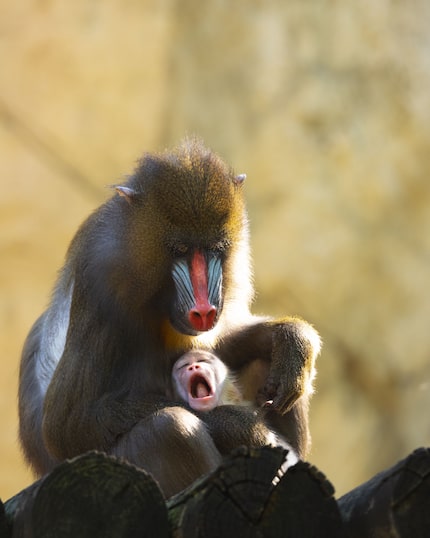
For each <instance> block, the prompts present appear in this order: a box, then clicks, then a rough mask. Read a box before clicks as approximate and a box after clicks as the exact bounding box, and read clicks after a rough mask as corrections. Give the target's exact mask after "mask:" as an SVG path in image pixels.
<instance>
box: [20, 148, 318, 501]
mask: <svg viewBox="0 0 430 538" xmlns="http://www.w3.org/2000/svg"><path fill="white" fill-rule="evenodd" d="M244 179H245V176H244V175H239V176H236V175H235V174H234V173H233V171H232V170H231V169H230V168H229V167H228V166H227V165H226V164H224V163H223V162H222V161H221V160H220V159H219V158H218V157H217V156H216V155H214V154H213V153H212V152H211V151H209V150H208V149H206V148H205V147H204V146H203V145H202V143H201V142H199V141H197V140H194V139H192V140H185V141H184V142H183V143H182V144H181V145H180V146H179V147H178V148H177V149H176V150H174V151H173V152H169V153H164V154H159V155H146V156H144V157H143V159H142V161H141V162H140V164H139V166H138V168H137V169H136V171H135V173H134V175H132V176H131V177H130V178H129V179H128V180H127V182H126V183H125V184H123V185H120V186H118V187H116V191H117V192H116V194H115V195H114V196H113V197H112V198H111V199H109V200H108V201H107V202H106V203H105V204H103V205H102V206H101V207H100V208H99V209H98V210H96V211H95V212H94V213H93V214H92V215H91V216H90V217H89V218H88V219H87V220H86V221H85V222H84V224H83V225H82V226H81V228H80V229H79V230H78V232H77V234H76V236H75V238H74V239H73V241H72V243H71V245H70V248H69V251H68V253H67V258H66V263H65V265H64V267H63V269H62V271H61V273H60V276H59V279H58V282H57V285H56V287H55V289H54V293H53V297H52V300H51V303H50V306H49V308H48V309H47V310H46V311H45V312H44V313H43V314H42V316H41V317H40V318H39V319H38V320H37V321H36V323H35V324H34V326H33V328H32V329H31V332H30V334H29V336H28V337H27V340H26V343H25V346H24V350H23V355H22V362H21V369H20V386H19V415H20V439H21V443H22V446H23V450H24V454H25V456H26V458H27V460H28V462H29V463H30V464H31V466H32V467H33V469H34V471H35V472H36V474H38V475H43V474H44V473H46V472H48V471H50V470H51V469H52V468H53V467H54V466H55V465H56V464H57V463H58V462H60V461H62V460H64V459H65V458H68V457H73V456H76V455H78V454H81V453H83V452H86V451H88V450H91V449H98V450H103V451H105V452H107V453H110V454H116V455H119V456H122V457H124V458H126V459H127V460H129V461H130V462H132V463H134V464H136V465H139V466H141V467H143V468H144V469H146V470H148V471H149V472H151V473H152V474H153V475H154V476H155V478H156V479H157V480H158V481H159V483H160V485H161V487H162V489H163V491H164V493H165V495H166V496H170V495H172V494H174V493H176V492H177V491H179V490H181V489H182V488H184V487H185V486H187V485H188V484H190V483H191V482H192V481H193V480H194V479H196V478H197V477H198V476H200V475H201V474H203V473H206V472H209V471H211V470H213V469H214V468H215V467H216V466H217V465H218V464H219V463H220V461H221V457H222V455H224V454H225V453H227V452H228V451H230V450H231V449H232V448H234V447H235V446H238V445H240V444H244V443H245V444H249V445H254V446H261V445H262V444H265V439H261V437H260V436H257V437H256V436H255V435H254V428H253V427H252V421H253V418H252V416H251V414H249V413H248V414H246V409H245V408H244V407H240V406H238V407H235V406H223V407H217V408H215V409H213V410H211V411H209V412H208V413H205V414H204V417H203V418H202V416H200V417H197V415H196V414H194V413H193V412H192V410H189V409H186V408H185V406H181V405H180V404H177V403H174V401H173V398H172V397H171V391H170V386H171V382H170V375H171V371H172V366H173V363H174V362H175V360H176V359H177V358H178V357H179V356H181V355H182V354H183V353H184V352H186V351H188V350H190V349H193V348H200V349H207V350H213V352H214V353H215V354H216V355H217V356H219V357H220V358H221V360H222V361H223V362H224V363H225V364H226V365H227V366H228V367H229V368H230V369H231V370H232V371H233V372H234V373H235V375H237V377H238V378H239V379H240V378H241V376H242V385H245V388H246V384H247V381H246V375H245V372H246V371H248V370H249V365H250V364H252V363H253V361H255V360H258V361H259V362H263V363H264V364H265V365H267V377H266V379H265V382H264V383H263V385H264V386H263V388H262V390H261V391H257V390H254V389H253V388H252V387H253V386H254V385H253V384H250V387H251V389H250V390H249V391H248V392H251V394H247V398H249V397H251V398H252V399H253V400H254V401H260V400H261V401H266V400H273V404H272V408H273V410H272V411H270V412H269V413H268V414H267V415H266V420H267V424H268V425H269V426H270V427H271V428H273V429H274V430H275V431H277V432H279V433H280V435H282V436H283V437H284V438H286V439H287V440H288V441H289V443H290V445H291V446H292V447H293V448H294V449H295V451H296V452H297V454H298V455H299V456H300V457H304V456H305V455H306V452H307V450H308V448H309V442H310V439H309V431H308V414H307V409H308V401H309V397H310V395H311V392H312V379H313V377H314V374H315V358H316V356H317V354H318V352H319V348H320V342H319V337H318V335H317V333H316V332H315V331H314V330H313V329H312V328H311V327H310V325H308V324H307V323H306V322H305V321H302V320H300V319H297V318H284V319H280V320H272V319H270V318H261V317H255V316H253V315H251V313H250V311H249V306H250V301H251V298H252V285H251V279H250V264H249V252H248V228H247V217H246V212H245V206H244V201H243V194H242V190H243V189H242V187H243V181H244ZM242 374H243V375H242ZM245 392H246V391H245Z"/></svg>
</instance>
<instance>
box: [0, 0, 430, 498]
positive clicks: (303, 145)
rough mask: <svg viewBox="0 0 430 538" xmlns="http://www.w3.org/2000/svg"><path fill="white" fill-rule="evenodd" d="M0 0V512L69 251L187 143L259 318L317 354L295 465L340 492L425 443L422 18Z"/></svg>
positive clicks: (429, 79)
mask: <svg viewBox="0 0 430 538" xmlns="http://www.w3.org/2000/svg"><path fill="white" fill-rule="evenodd" d="M231 6H232V4H231V2H227V1H226V0H215V1H213V2H208V3H204V4H202V3H201V2H198V1H197V0H193V1H189V2H174V1H173V0H161V1H155V0H153V1H150V0H145V1H142V2H137V1H136V2H128V3H127V5H126V7H125V6H124V4H123V3H122V2H120V1H119V0H107V1H105V2H103V3H96V2H91V3H88V2H81V1H80V0H77V1H76V2H73V3H60V2H50V1H46V0H45V1H36V0H32V1H31V0H21V1H20V2H7V1H6V0H0V182H1V187H2V188H1V196H0V224H1V226H0V253H1V266H0V320H1V328H0V372H1V375H0V420H1V424H2V435H1V437H0V497H1V498H3V499H7V498H8V497H9V496H11V495H12V494H13V493H15V492H17V491H18V490H19V489H21V488H22V487H24V486H25V485H26V484H28V483H29V482H30V481H31V477H30V475H29V474H28V473H27V472H26V470H25V468H24V466H23V463H22V460H21V456H20V453H19V448H18V445H17V442H16V429H17V418H16V387H17V371H18V364H19V354H20V349H21V346H22V343H23V340H24V338H25V335H26V333H27V331H28V330H29V328H30V326H31V323H32V322H33V321H34V320H35V319H36V317H37V316H38V314H39V313H40V312H41V311H42V309H43V308H44V306H45V305H46V302H47V300H48V296H49V292H50V288H51V286H52V283H53V280H54V278H55V273H56V271H57V269H58V268H59V266H60V265H61V262H62V259H63V256H64V252H65V250H66V248H67V244H68V242H69V240H70V238H71V237H72V235H73V233H74V231H75V230H76V228H77V226H78V225H79V223H80V222H81V221H82V220H83V218H84V217H85V216H86V215H87V214H88V213H89V211H91V209H92V208H93V207H95V206H96V205H97V204H98V203H99V202H100V201H102V200H103V199H104V198H105V197H106V196H107V195H108V191H107V190H106V189H105V188H104V187H105V186H106V185H109V184H112V183H114V182H115V181H117V180H118V178H120V177H121V176H122V175H124V174H127V173H129V172H130V171H131V170H132V168H133V166H134V161H135V160H136V158H137V157H138V156H139V154H140V153H141V152H142V151H145V150H154V149H160V148H163V147H165V146H167V145H171V144H172V143H175V142H176V141H177V140H178V139H179V138H181V137H182V136H183V135H184V134H185V133H191V132H196V133H198V134H200V135H201V136H203V137H204V138H205V140H206V141H207V143H208V144H209V145H211V146H212V147H213V148H214V149H216V150H218V151H219V152H220V153H222V154H223V155H224V156H225V157H226V158H227V159H229V160H230V162H231V163H232V164H233V165H234V166H235V167H236V169H237V171H238V172H246V173H247V174H248V181H247V187H246V188H247V195H248V201H249V208H250V218H251V227H252V245H253V252H254V259H255V281H256V287H257V289H258V299H257V305H256V309H257V310H260V311H264V312H267V313H273V314H284V313H295V314H299V315H302V316H303V317H305V318H306V319H308V320H310V321H311V322H312V323H314V325H315V326H316V327H317V329H319V331H320V332H321V334H322V337H323V339H324V342H325V346H324V351H323V355H322V357H321V359H320V362H319V376H318V379H317V393H316V395H315V397H314V400H313V407H312V431H313V438H314V449H313V453H312V456H311V460H312V461H313V462H314V463H315V464H316V465H318V466H319V467H320V468H321V470H323V471H324V472H325V473H326V474H327V475H328V476H329V478H330V479H331V480H332V482H333V484H334V486H335V487H336V489H337V491H338V493H339V494H341V493H343V492H344V491H346V490H348V489H350V488H352V487H354V486H355V485H357V484H358V483H359V482H362V481H363V480H365V479H366V478H368V477H369V476H370V475H372V474H373V473H375V472H376V471H378V470H379V469H381V468H383V467H384V466H387V465H391V464H392V463H393V462H394V461H396V460H397V459H398V458H400V457H403V456H404V455H405V454H406V453H407V452H409V451H410V450H412V449H413V448H415V447H417V446H420V445H428V444H429V442H430V421H429V419H428V415H429V412H428V410H429V409H430V356H429V355H430V351H429V350H430V331H429V328H428V327H429V319H430V294H429V283H430V276H429V263H430V234H429V230H430V207H429V203H430V180H429V172H430V117H429V116H430V91H429V88H430V62H428V57H429V54H430V33H429V31H428V21H429V20H430V7H429V5H428V3H427V2H425V1H424V0H412V1H411V2H408V3H407V4H406V3H400V2H389V1H386V0H376V1H373V0H372V1H371V0H367V1H363V2H352V1H347V2H338V1H335V0H331V1H330V0H325V1H324V0H311V1H309V2H301V1H300V0H293V1H290V2H282V1H281V0H271V1H269V2H260V1H258V0H252V1H246V2H245V1H239V2H237V3H235V9H234V10H232V8H231Z"/></svg>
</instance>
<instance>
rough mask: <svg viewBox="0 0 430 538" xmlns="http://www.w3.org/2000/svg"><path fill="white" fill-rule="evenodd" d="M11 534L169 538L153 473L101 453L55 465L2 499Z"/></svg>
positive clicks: (15, 537) (41, 537)
mask: <svg viewBox="0 0 430 538" xmlns="http://www.w3.org/2000/svg"><path fill="white" fill-rule="evenodd" d="M6 512H7V515H8V517H9V519H10V520H12V527H13V538H51V537H52V538H54V537H55V538H63V537H64V538H66V537H77V536H79V538H87V537H88V538H97V537H104V538H108V537H112V538H143V537H148V538H154V537H157V538H167V537H168V536H169V528H168V517H167V508H166V505H165V502H164V498H163V496H162V494H161V491H160V489H159V488H158V486H157V484H156V483H155V481H154V480H153V479H152V477H151V476H150V475H149V474H148V473H146V472H145V471H142V470H140V469H137V468H136V467H134V466H132V465H130V464H128V463H126V462H123V461H120V460H118V459H115V458H111V457H109V456H106V455H105V454H102V453H97V452H90V453H87V454H85V455H83V456H79V457H77V458H75V459H73V460H70V461H66V462H64V463H62V464H60V465H59V466H58V467H56V468H55V469H54V470H53V471H52V472H51V473H50V474H49V475H47V476H46V477H45V478H43V479H42V480H39V481H38V482H36V483H35V484H33V486H30V488H27V489H26V490H24V491H23V492H21V493H20V494H18V495H17V496H15V497H13V498H12V499H11V500H10V501H8V502H7V503H6Z"/></svg>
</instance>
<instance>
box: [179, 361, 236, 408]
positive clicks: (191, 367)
mask: <svg viewBox="0 0 430 538" xmlns="http://www.w3.org/2000/svg"><path fill="white" fill-rule="evenodd" d="M172 377H173V387H174V390H175V392H176V396H178V397H179V398H181V399H182V400H183V401H185V402H187V403H188V405H189V406H190V407H191V408H192V409H195V410H196V411H210V410H211V409H213V408H214V407H216V406H217V405H219V403H220V396H221V393H222V388H223V385H224V382H225V380H226V377H227V368H226V366H225V365H224V363H223V362H222V361H221V360H220V359H218V358H217V357H216V356H215V355H213V354H212V353H209V352H207V351H189V352H188V353H185V355H183V356H182V357H180V358H179V359H178V360H177V361H176V362H175V364H174V365H173V370H172Z"/></svg>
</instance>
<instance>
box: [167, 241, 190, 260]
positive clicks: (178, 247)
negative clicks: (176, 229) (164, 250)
mask: <svg viewBox="0 0 430 538" xmlns="http://www.w3.org/2000/svg"><path fill="white" fill-rule="evenodd" d="M171 250H172V254H173V255H174V256H177V257H179V256H185V254H187V252H188V247H187V245H185V244H184V243H176V244H175V245H172V247H171Z"/></svg>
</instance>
